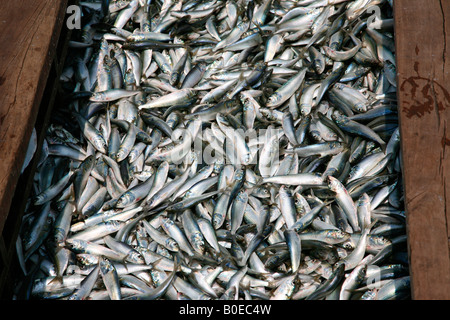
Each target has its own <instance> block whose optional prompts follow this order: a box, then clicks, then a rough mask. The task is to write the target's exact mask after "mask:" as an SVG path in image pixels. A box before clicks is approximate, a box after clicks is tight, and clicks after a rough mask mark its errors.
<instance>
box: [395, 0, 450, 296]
mask: <svg viewBox="0 0 450 320" xmlns="http://www.w3.org/2000/svg"><path fill="white" fill-rule="evenodd" d="M394 4H395V34H396V58H397V72H398V85H397V88H398V98H399V118H400V130H401V131H400V132H401V137H402V149H401V150H402V156H403V173H404V174H403V176H404V191H405V206H406V212H407V223H408V229H407V230H408V248H409V256H410V261H411V266H410V270H411V279H412V283H411V286H412V297H413V299H417V300H423V299H433V300H434V299H450V256H449V246H448V241H449V229H450V228H449V222H450V193H449V192H450V185H449V183H450V156H449V155H450V149H449V150H447V148H448V147H449V146H450V126H449V128H447V124H450V77H449V71H450V56H449V54H448V50H449V46H448V44H447V42H449V41H450V38H448V35H450V2H448V1H439V0H429V1H426V2H424V1H421V0H395V1H394ZM446 20H447V21H448V22H447V21H446Z"/></svg>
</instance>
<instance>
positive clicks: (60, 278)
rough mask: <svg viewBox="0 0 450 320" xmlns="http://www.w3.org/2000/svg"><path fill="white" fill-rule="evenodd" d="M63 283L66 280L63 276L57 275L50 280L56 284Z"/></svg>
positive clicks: (52, 283) (51, 283)
mask: <svg viewBox="0 0 450 320" xmlns="http://www.w3.org/2000/svg"><path fill="white" fill-rule="evenodd" d="M63 283H64V280H63V277H62V276H56V277H54V278H53V279H52V280H51V281H50V282H49V284H50V285H56V284H60V285H62V284H63Z"/></svg>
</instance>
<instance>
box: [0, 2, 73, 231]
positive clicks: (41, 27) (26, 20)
mask: <svg viewBox="0 0 450 320" xmlns="http://www.w3.org/2000/svg"><path fill="white" fill-rule="evenodd" d="M66 6H67V1H59V0H48V1H40V0H18V1H3V4H2V10H0V21H1V22H2V28H1V29H0V46H1V48H2V49H1V50H0V150H1V152H0V234H2V231H3V227H4V223H5V220H6V218H7V215H8V212H9V208H10V205H11V198H12V195H13V194H14V191H15V189H16V184H17V181H18V178H19V175H20V171H21V168H22V163H23V160H24V157H25V152H26V149H27V146H28V141H29V139H30V136H31V131H32V129H33V126H34V124H35V121H36V115H37V111H38V108H39V103H40V100H41V98H42V94H43V91H44V87H45V83H46V81H47V77H48V73H49V69H50V65H51V61H52V57H53V55H54V52H55V49H56V43H57V41H56V40H57V39H58V37H59V32H60V30H61V26H62V24H63V20H64V13H65V8H66Z"/></svg>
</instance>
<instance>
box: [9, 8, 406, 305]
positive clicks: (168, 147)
mask: <svg viewBox="0 0 450 320" xmlns="http://www.w3.org/2000/svg"><path fill="white" fill-rule="evenodd" d="M81 6H82V8H83V9H84V10H86V12H88V13H89V14H87V15H85V16H84V18H83V19H82V21H81V23H82V28H81V30H80V33H79V34H78V33H77V32H75V31H74V32H73V33H71V34H70V35H69V36H71V38H70V39H68V41H69V43H70V46H71V47H73V48H76V50H69V51H68V52H67V58H66V59H65V61H63V66H62V67H63V68H62V69H63V73H62V75H61V77H60V78H59V81H60V83H59V87H60V90H59V91H58V93H57V94H58V95H61V96H60V97H61V99H60V100H58V101H61V103H58V104H57V105H55V108H54V110H53V112H52V115H51V116H50V119H49V125H48V128H46V130H43V132H44V137H43V144H42V150H41V152H40V154H41V159H39V161H38V163H37V165H36V166H28V167H27V170H31V169H30V168H33V170H35V172H34V173H33V175H34V176H33V177H34V179H30V180H32V181H31V183H32V186H30V187H31V188H30V190H31V192H30V199H29V203H28V204H27V206H26V208H25V210H26V212H25V213H24V215H23V221H22V225H21V228H20V231H19V234H18V237H17V241H16V243H15V244H16V250H17V259H18V263H19V265H20V266H21V270H22V271H23V272H19V273H18V275H17V277H18V278H17V281H16V283H17V286H18V292H27V297H28V298H30V299H68V300H96V299H111V300H116V299H117V300H119V299H120V300H156V299H159V300H162V299H165V300H175V299H177V300H178V299H198V300H200V299H205V300H220V299H222V300H225V299H233V300H245V299H263V300H287V299H291V300H300V299H302V300H333V299H336V300H338V299H339V300H358V299H361V300H363V299H369V298H370V299H379V300H383V299H404V298H409V297H410V294H409V292H410V278H409V276H410V275H409V271H408V270H409V266H408V263H409V262H408V259H406V257H407V255H408V250H407V246H406V229H407V228H406V220H407V212H406V210H405V206H404V195H403V182H402V179H403V176H402V175H403V172H402V161H401V156H402V154H401V148H400V142H401V130H399V123H398V106H397V100H396V97H395V93H396V90H397V83H396V79H395V75H396V61H395V46H394V45H393V44H394V43H395V33H394V30H393V23H392V21H393V18H394V17H393V14H394V11H393V8H392V2H391V1H378V0H376V1H366V0H299V1H294V2H291V1H285V0H280V1H272V0H262V1H257V2H254V1H249V0H239V1H231V0H225V1H217V0H209V1H178V2H177V1H162V2H155V1H139V0H126V1H125V0H124V1H122V0H115V1H103V0H101V1H100V0H98V1H89V2H88V1H82V2H81ZM374 6H378V7H379V9H380V11H381V12H382V15H381V16H382V19H381V20H380V19H376V20H375V22H374V23H370V21H371V19H370V14H369V13H370V12H367V11H368V9H369V8H373V7H374ZM83 12H84V11H83ZM34 145H35V141H30V146H31V147H34ZM38 151H39V150H36V153H37V154H39V152H38ZM26 163H28V160H27V161H26V162H25V164H24V165H26ZM35 270H38V271H39V272H37V271H35ZM377 277H378V278H377ZM374 278H377V279H375V280H374ZM374 285H375V286H376V288H375V289H374Z"/></svg>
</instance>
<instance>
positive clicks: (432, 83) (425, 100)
mask: <svg viewBox="0 0 450 320" xmlns="http://www.w3.org/2000/svg"><path fill="white" fill-rule="evenodd" d="M415 52H416V55H418V54H419V52H420V50H419V47H418V46H416V48H415ZM419 65H420V63H419V62H418V61H416V62H414V71H415V72H416V74H417V75H416V76H411V77H408V78H406V79H405V80H403V82H402V83H401V85H400V87H399V90H400V91H401V92H402V93H403V97H404V100H403V105H404V106H403V108H402V111H403V112H404V113H405V114H406V116H407V117H408V118H412V117H419V118H420V117H423V116H424V115H425V114H426V113H432V112H433V110H436V111H437V112H440V111H443V110H445V109H446V108H447V107H448V106H450V93H449V92H448V90H447V89H446V88H445V87H444V86H443V85H442V84H440V83H439V82H437V81H436V80H435V79H431V78H427V77H423V76H421V75H420V73H419Z"/></svg>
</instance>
